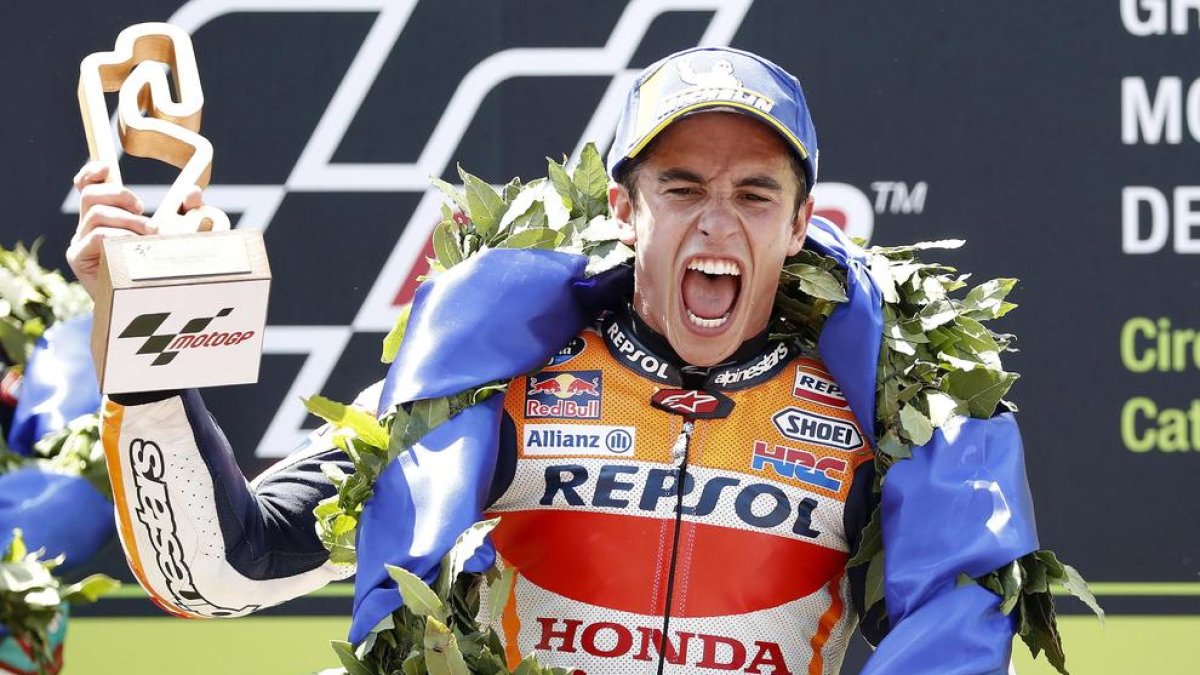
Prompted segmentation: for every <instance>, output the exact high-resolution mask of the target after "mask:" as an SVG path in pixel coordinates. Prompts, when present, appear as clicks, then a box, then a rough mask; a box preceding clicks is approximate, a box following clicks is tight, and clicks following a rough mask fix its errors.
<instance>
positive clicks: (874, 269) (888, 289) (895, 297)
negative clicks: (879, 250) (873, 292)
mask: <svg viewBox="0 0 1200 675" xmlns="http://www.w3.org/2000/svg"><path fill="white" fill-rule="evenodd" d="M870 271H871V277H872V278H874V279H875V284H876V285H878V286H879V290H880V291H881V292H882V293H883V301H884V302H887V303H891V304H896V303H898V302H900V294H899V293H898V292H897V291H896V282H897V281H898V279H897V277H896V275H895V270H894V269H893V263H892V261H890V260H888V259H887V258H886V257H884V256H882V255H873V256H871V267H870ZM904 279H907V277H904ZM904 279H899V281H901V282H903V281H904Z"/></svg>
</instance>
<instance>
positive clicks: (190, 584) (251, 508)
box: [103, 390, 354, 617]
mask: <svg viewBox="0 0 1200 675" xmlns="http://www.w3.org/2000/svg"><path fill="white" fill-rule="evenodd" d="M103 440H104V449H105V454H106V455H107V458H108V466H109V475H110V477H111V479H112V485H113V500H114V503H115V506H116V512H117V524H118V531H119V532H120V536H121V544H122V546H124V548H125V554H126V557H127V558H128V560H129V566H130V568H131V569H132V570H133V572H134V574H135V575H136V576H137V578H138V581H139V582H140V583H141V584H142V586H143V587H144V588H145V589H146V590H147V591H148V592H149V593H150V595H151V597H152V598H153V599H154V601H155V602H156V603H157V604H158V605H159V606H161V607H162V608H163V609H165V610H166V611H167V612H170V613H171V614H175V615H177V616H185V617H229V616H243V615H246V614H249V613H251V612H254V611H256V610H258V609H261V608H263V607H269V606H271V605H276V604H279V603H281V602H284V601H285V600H289V599H291V598H295V597H298V596H300V595H304V594H305V593H308V592H310V591H312V590H314V589H316V588H319V587H321V586H324V585H325V584H326V583H329V582H330V581H333V580H336V579H343V578H346V577H348V576H350V575H351V574H353V572H354V569H353V567H351V566H348V565H333V564H331V563H329V562H328V555H327V553H326V551H325V548H324V547H323V546H322V545H321V542H320V540H319V539H318V537H317V534H316V527H315V519H314V516H313V513H312V511H313V507H314V506H316V504H317V503H318V502H319V501H321V500H322V499H324V498H326V497H329V496H331V495H333V494H335V493H336V489H335V488H334V486H333V485H332V484H331V483H330V482H329V480H328V479H327V478H326V477H325V476H324V475H323V474H322V472H321V468H320V467H321V464H322V463H326V462H332V463H334V464H337V465H338V466H339V467H340V468H341V469H342V470H343V471H345V472H347V473H350V472H352V471H353V470H354V469H353V466H352V465H351V463H350V461H349V459H348V458H347V457H346V455H345V454H344V453H343V452H341V451H340V450H338V449H336V448H334V447H333V446H332V445H331V444H330V443H329V434H328V432H327V430H326V429H324V428H323V429H321V430H319V431H317V432H314V433H313V434H312V435H311V436H309V438H308V439H307V441H306V442H305V444H304V446H303V447H302V448H300V449H299V450H298V451H296V452H295V453H293V454H292V455H291V456H289V457H288V458H286V459H284V460H283V461H281V462H280V463H278V464H276V465H275V466H274V467H272V468H271V469H269V470H267V471H266V472H265V473H264V474H262V475H261V476H259V477H258V478H257V479H255V480H254V482H252V483H248V482H247V481H246V479H245V477H244V476H243V475H242V472H241V471H240V469H239V468H238V466H237V463H236V461H235V460H234V455H233V452H232V450H231V449H230V447H229V443H228V441H226V440H225V436H224V434H222V433H221V429H220V427H218V426H217V424H216V422H215V421H214V419H213V418H212V416H211V415H210V414H209V412H208V410H207V409H206V408H205V407H204V402H203V401H202V400H201V398H200V394H199V393H198V392H196V391H194V390H189V391H184V392H172V393H157V394H139V395H124V396H114V397H112V398H110V399H107V400H106V401H105V405H104V431H103Z"/></svg>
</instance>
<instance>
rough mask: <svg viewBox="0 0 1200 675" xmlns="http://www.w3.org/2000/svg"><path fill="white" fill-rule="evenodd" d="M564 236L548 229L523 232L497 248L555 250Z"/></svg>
mask: <svg viewBox="0 0 1200 675" xmlns="http://www.w3.org/2000/svg"><path fill="white" fill-rule="evenodd" d="M561 238H562V235H561V234H559V233H558V232H557V231H555V230H552V229H550V228H548V227H543V228H538V229H531V230H522V231H520V232H518V233H516V234H514V235H512V236H511V237H508V238H507V239H505V240H504V241H502V242H500V244H499V245H498V246H497V248H523V249H533V248H536V249H548V250H553V249H554V247H555V246H557V245H558V243H559V241H560V240H561Z"/></svg>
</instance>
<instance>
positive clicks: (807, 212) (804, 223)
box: [787, 195, 813, 256]
mask: <svg viewBox="0 0 1200 675" xmlns="http://www.w3.org/2000/svg"><path fill="white" fill-rule="evenodd" d="M812 212H813V198H812V195H809V196H808V199H806V200H805V201H804V206H801V207H800V208H798V209H796V218H795V220H793V221H792V237H791V239H789V240H788V249H787V254H788V255H789V256H793V255H796V254H797V253H799V252H800V249H801V248H803V247H804V235H806V234H807V233H808V219H809V218H812Z"/></svg>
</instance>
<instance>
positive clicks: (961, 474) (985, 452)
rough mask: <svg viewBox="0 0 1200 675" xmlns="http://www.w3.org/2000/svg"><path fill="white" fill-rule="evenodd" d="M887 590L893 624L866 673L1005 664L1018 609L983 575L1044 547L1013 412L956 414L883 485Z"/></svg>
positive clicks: (984, 669) (950, 673)
mask: <svg viewBox="0 0 1200 675" xmlns="http://www.w3.org/2000/svg"><path fill="white" fill-rule="evenodd" d="M882 499H883V502H882V509H883V511H882V513H883V523H882V525H883V544H884V597H885V599H886V601H887V607H888V618H889V622H890V624H891V632H889V633H888V635H887V637H885V638H884V639H883V641H882V642H881V643H880V644H879V648H878V650H877V651H876V652H875V655H874V656H873V657H872V658H871V660H870V661H869V662H868V664H867V667H866V668H865V669H864V670H863V675H901V674H903V675H908V674H911V673H939V674H941V675H982V674H985V673H1001V674H1002V673H1006V672H1007V670H1008V663H1009V658H1010V656H1011V652H1012V638H1013V635H1014V634H1015V630H1016V626H1015V619H1014V617H1012V616H1005V615H1003V614H1001V613H1000V611H999V604H1000V598H999V597H998V596H996V595H995V594H994V593H992V592H991V591H988V590H986V589H984V588H981V587H978V586H975V585H966V586H961V587H960V586H958V584H957V579H958V575H959V574H960V573H965V574H967V575H968V576H971V577H981V576H983V575H985V574H988V573H990V572H992V571H994V570H996V569H999V568H1000V567H1003V566H1004V565H1006V564H1008V563H1010V562H1012V561H1013V560H1016V559H1017V558H1020V557H1021V556H1023V555H1026V554H1028V553H1031V552H1033V551H1035V550H1037V548H1038V542H1037V531H1036V525H1035V523H1034V519H1033V502H1032V499H1031V497H1030V494H1029V485H1028V483H1027V481H1026V479H1025V460H1024V455H1023V450H1022V446H1021V437H1020V433H1019V432H1018V430H1017V424H1016V421H1015V420H1014V419H1013V416H1012V415H1011V414H1008V413H1006V414H1002V415H997V416H996V417H993V418H991V419H987V420H981V419H967V418H957V419H955V420H952V421H951V422H950V423H948V424H947V425H946V426H945V427H944V428H943V429H940V430H938V431H937V432H935V434H934V437H933V439H932V440H931V441H930V442H929V443H927V444H926V445H924V446H921V447H917V448H914V449H913V457H912V458H911V459H908V460H902V461H898V462H896V464H895V465H894V466H892V468H891V469H890V470H889V471H888V474H887V478H886V479H885V481H884V485H883V495H882Z"/></svg>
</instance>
